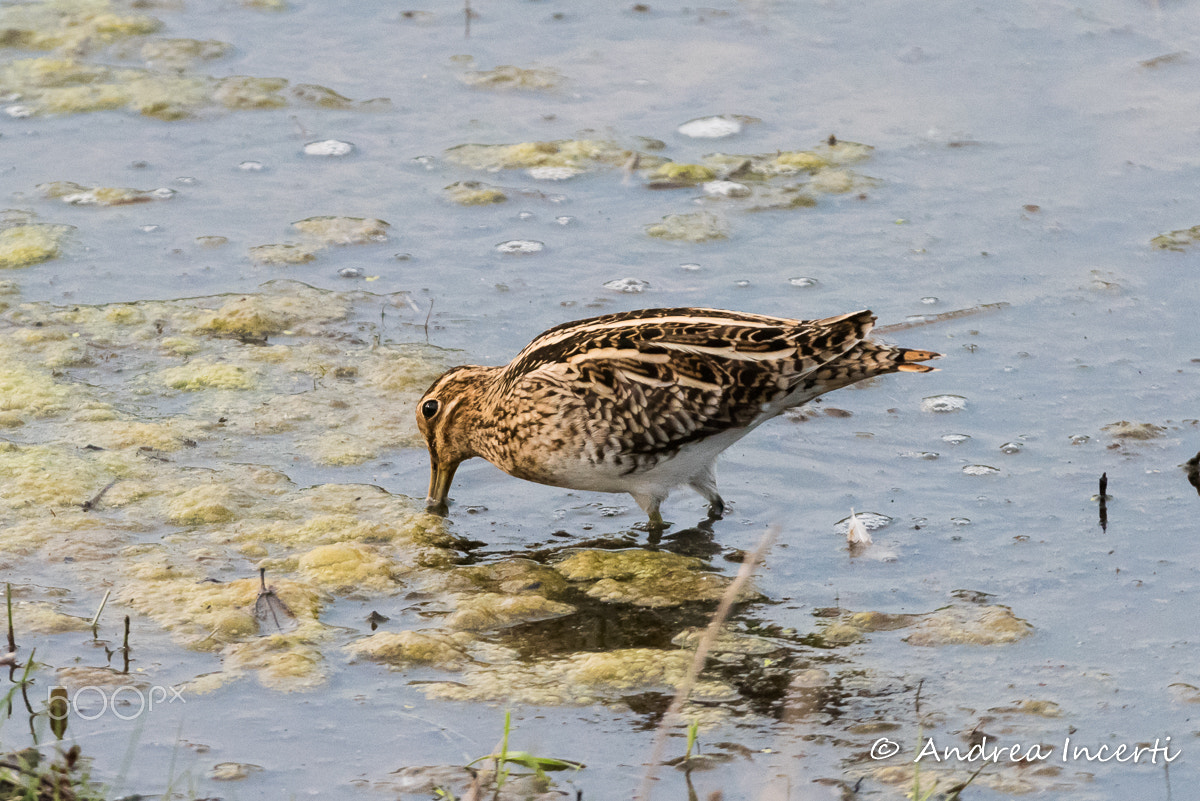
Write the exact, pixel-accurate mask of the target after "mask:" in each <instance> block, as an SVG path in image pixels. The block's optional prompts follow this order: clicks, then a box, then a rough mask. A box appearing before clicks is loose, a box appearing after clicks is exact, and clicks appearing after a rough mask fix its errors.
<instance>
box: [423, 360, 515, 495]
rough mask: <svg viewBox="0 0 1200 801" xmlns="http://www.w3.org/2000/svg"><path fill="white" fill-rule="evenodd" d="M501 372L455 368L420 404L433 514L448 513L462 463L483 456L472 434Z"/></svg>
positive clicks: (493, 368)
mask: <svg viewBox="0 0 1200 801" xmlns="http://www.w3.org/2000/svg"><path fill="white" fill-rule="evenodd" d="M498 370H499V368H497V367H476V366H474V365H466V366H463V367H454V368H451V369H450V370H448V371H446V372H445V373H443V374H442V376H441V377H440V378H438V380H437V381H434V382H433V386H431V387H430V388H429V389H427V390H425V394H424V395H422V396H421V399H420V400H419V401H417V428H419V429H420V430H421V434H422V435H423V436H424V437H425V445H426V447H428V448H429V495H428V496H427V497H426V498H425V506H426V508H428V509H429V511H431V512H435V513H437V514H445V513H446V510H447V504H446V497H447V496H448V495H449V494H450V482H452V481H453V480H454V471H455V470H457V469H458V465H459V463H461V462H463V461H464V460H466V459H470V458H471V457H472V456H478V455H479V452H478V451H477V450H476V449H475V447H474V446H473V444H472V437H471V433H472V430H473V429H474V425H475V423H474V421H475V420H476V419H477V418H476V416H477V413H478V411H479V409H480V406H481V404H482V403H483V400H484V396H485V395H486V394H487V390H488V387H489V386H490V385H491V384H492V383H493V381H494V378H495V373H496V372H497V371H498Z"/></svg>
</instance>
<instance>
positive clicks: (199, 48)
mask: <svg viewBox="0 0 1200 801" xmlns="http://www.w3.org/2000/svg"><path fill="white" fill-rule="evenodd" d="M232 52H233V45H231V44H229V43H228V42H219V41H217V40H215V39H205V40H201V39H152V40H150V41H149V42H146V43H145V44H143V45H142V48H141V51H140V54H141V57H142V60H144V61H145V62H146V65H147V66H149V67H168V68H171V69H183V68H185V67H190V66H192V64H194V63H196V62H197V61H212V60H215V59H218V58H224V57H225V56H227V55H229V54H230V53H232Z"/></svg>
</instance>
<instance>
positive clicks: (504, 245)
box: [496, 239, 546, 256]
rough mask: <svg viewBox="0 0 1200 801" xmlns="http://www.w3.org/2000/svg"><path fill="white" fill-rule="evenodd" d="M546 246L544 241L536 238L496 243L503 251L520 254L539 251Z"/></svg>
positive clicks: (500, 250) (498, 248) (499, 249)
mask: <svg viewBox="0 0 1200 801" xmlns="http://www.w3.org/2000/svg"><path fill="white" fill-rule="evenodd" d="M545 247H546V245H545V244H544V243H542V242H538V241H537V240H535V239H510V240H508V241H507V242H501V243H500V244H499V245H496V250H498V251H499V252H501V253H506V254H512V255H518V256H520V255H525V254H529V253H538V252H540V251H541V250H542V249H543V248H545Z"/></svg>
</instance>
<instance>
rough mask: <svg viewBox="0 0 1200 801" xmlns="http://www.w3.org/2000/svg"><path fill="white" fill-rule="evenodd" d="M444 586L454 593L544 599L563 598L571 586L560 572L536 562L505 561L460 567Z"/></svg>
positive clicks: (450, 574) (524, 560)
mask: <svg viewBox="0 0 1200 801" xmlns="http://www.w3.org/2000/svg"><path fill="white" fill-rule="evenodd" d="M444 583H445V586H446V589H448V590H450V591H451V592H461V591H465V590H476V591H483V592H498V593H504V594H506V595H517V594H518V593H533V594H535V595H541V596H542V597H544V598H559V597H561V596H563V595H565V594H566V592H567V591H568V589H569V587H570V585H569V584H568V583H567V580H566V579H565V578H564V577H563V575H562V574H561V573H560V572H558V571H557V570H555V569H554V568H552V567H547V566H546V565H543V564H540V563H538V562H535V561H533V560H532V559H505V560H503V561H500V562H491V563H489V564H486V565H468V566H465V567H459V568H456V569H455V570H453V571H451V572H450V573H449V574H447V575H446V577H445V582H444Z"/></svg>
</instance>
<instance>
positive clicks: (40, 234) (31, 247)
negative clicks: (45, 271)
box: [0, 223, 74, 267]
mask: <svg viewBox="0 0 1200 801" xmlns="http://www.w3.org/2000/svg"><path fill="white" fill-rule="evenodd" d="M73 230H74V227H73V226H70V225H49V224H36V223H35V224H30V225H14V226H13V227H11V228H5V229H4V230H0V267H28V266H29V265H30V264H37V263H39V262H43V261H49V260H50V259H56V258H58V256H59V254H60V253H61V251H62V242H63V239H64V238H65V237H66V235H67V234H68V233H70V232H71V231H73Z"/></svg>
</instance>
